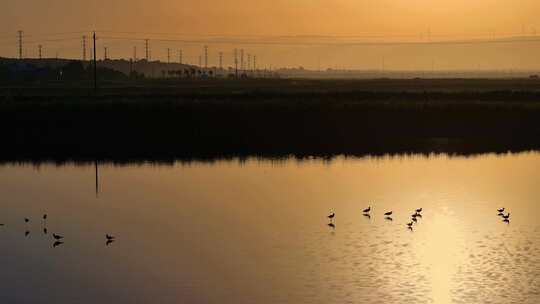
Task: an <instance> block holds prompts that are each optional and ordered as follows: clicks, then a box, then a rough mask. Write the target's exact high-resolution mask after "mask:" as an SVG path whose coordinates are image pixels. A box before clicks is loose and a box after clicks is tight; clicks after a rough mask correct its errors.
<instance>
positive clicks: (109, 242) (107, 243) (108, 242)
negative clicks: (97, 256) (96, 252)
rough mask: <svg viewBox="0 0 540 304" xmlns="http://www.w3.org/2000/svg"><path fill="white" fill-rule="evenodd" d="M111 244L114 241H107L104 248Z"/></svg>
mask: <svg viewBox="0 0 540 304" xmlns="http://www.w3.org/2000/svg"><path fill="white" fill-rule="evenodd" d="M112 242H114V240H112V239H111V240H107V241H106V242H105V246H109V245H110V244H111V243H112Z"/></svg>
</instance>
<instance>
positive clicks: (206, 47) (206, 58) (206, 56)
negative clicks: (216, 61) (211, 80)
mask: <svg viewBox="0 0 540 304" xmlns="http://www.w3.org/2000/svg"><path fill="white" fill-rule="evenodd" d="M204 68H205V69H207V68H208V46H207V45H205V46H204Z"/></svg>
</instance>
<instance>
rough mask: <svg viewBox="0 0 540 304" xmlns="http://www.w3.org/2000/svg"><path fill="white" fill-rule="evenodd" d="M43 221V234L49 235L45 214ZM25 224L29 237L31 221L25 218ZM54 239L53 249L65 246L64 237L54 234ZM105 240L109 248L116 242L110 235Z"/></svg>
mask: <svg viewBox="0 0 540 304" xmlns="http://www.w3.org/2000/svg"><path fill="white" fill-rule="evenodd" d="M42 219H43V222H42V224H43V234H47V233H48V230H47V214H44V215H43V217H42ZM24 222H25V223H26V225H27V229H26V231H25V232H24V236H28V235H29V234H30V230H28V223H29V222H30V219H29V218H24ZM3 226H5V225H4V224H3V223H0V227H3ZM52 238H53V239H54V243H53V245H52V246H53V248H54V247H57V246H60V245H62V244H64V241H63V240H64V237H63V236H62V235H59V234H56V233H53V234H52ZM105 239H106V242H105V245H107V246H109V245H110V244H111V243H112V242H114V241H115V240H116V238H115V237H114V236H112V235H109V234H105Z"/></svg>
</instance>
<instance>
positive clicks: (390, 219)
mask: <svg viewBox="0 0 540 304" xmlns="http://www.w3.org/2000/svg"><path fill="white" fill-rule="evenodd" d="M384 219H385V220H387V221H393V220H394V219H393V218H391V217H389V216H387V217H385V218H384Z"/></svg>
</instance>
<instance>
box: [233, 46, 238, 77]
mask: <svg viewBox="0 0 540 304" xmlns="http://www.w3.org/2000/svg"><path fill="white" fill-rule="evenodd" d="M234 70H235V75H236V78H238V49H234Z"/></svg>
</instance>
